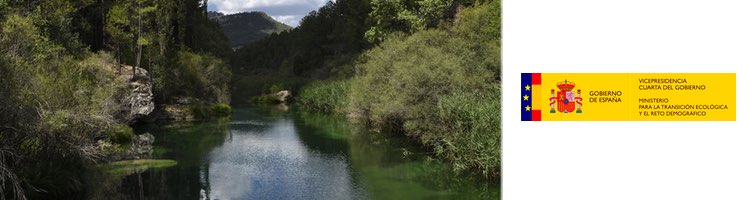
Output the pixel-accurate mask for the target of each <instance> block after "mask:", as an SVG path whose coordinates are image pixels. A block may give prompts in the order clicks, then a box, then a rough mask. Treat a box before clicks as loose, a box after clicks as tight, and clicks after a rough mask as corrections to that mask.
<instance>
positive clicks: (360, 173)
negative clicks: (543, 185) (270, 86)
mask: <svg viewBox="0 0 750 200" xmlns="http://www.w3.org/2000/svg"><path fill="white" fill-rule="evenodd" d="M137 131H138V132H149V133H152V134H153V135H154V136H155V137H156V144H155V149H154V156H153V159H161V160H165V161H159V162H167V164H162V165H156V166H160V167H151V168H148V169H143V168H139V170H137V171H132V172H130V173H122V172H121V171H118V172H119V173H101V174H99V175H98V176H95V177H94V179H95V181H92V182H97V183H99V184H97V185H96V186H93V188H92V189H91V190H90V191H89V192H88V193H89V194H88V195H87V196H89V198H91V199H201V198H202V197H205V198H206V199H500V186H499V184H498V183H493V182H490V181H487V180H482V179H479V178H476V177H474V176H472V175H468V174H456V173H454V172H453V171H451V168H450V166H449V165H448V164H447V163H445V162H443V161H441V160H436V159H433V158H432V157H431V156H430V154H428V153H427V152H425V151H424V150H421V149H419V148H417V147H415V146H414V145H411V144H410V143H409V142H408V139H406V138H400V137H396V136H392V135H385V134H382V133H373V132H369V131H366V129H364V128H361V127H360V126H357V125H352V124H351V123H349V122H347V121H346V120H345V119H342V118H338V117H333V116H329V115H323V114H317V113H305V112H299V111H294V110H293V109H292V110H289V111H282V110H279V109H275V108H258V107H250V108H236V109H235V111H234V113H233V115H232V116H231V117H230V118H228V119H221V120H216V121H212V122H201V123H188V124H169V125H162V126H155V125H150V126H146V127H139V128H138V130H137ZM169 160H173V161H174V162H172V161H169ZM150 162H154V161H150ZM175 162H176V164H175ZM142 166H149V165H142ZM142 166H139V167H142Z"/></svg>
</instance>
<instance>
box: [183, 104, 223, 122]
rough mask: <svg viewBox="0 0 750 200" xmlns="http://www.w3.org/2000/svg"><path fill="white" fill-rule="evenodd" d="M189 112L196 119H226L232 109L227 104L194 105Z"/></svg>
mask: <svg viewBox="0 0 750 200" xmlns="http://www.w3.org/2000/svg"><path fill="white" fill-rule="evenodd" d="M191 110H192V112H193V116H194V117H195V118H196V119H202V120H209V119H215V118H219V117H227V116H229V115H231V114H232V108H231V107H230V106H229V105H228V104H195V105H192V107H191Z"/></svg>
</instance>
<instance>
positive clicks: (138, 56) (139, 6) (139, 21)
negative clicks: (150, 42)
mask: <svg viewBox="0 0 750 200" xmlns="http://www.w3.org/2000/svg"><path fill="white" fill-rule="evenodd" d="M141 10H143V3H142V2H138V11H137V12H138V39H136V41H135V44H136V45H137V48H138V54H137V55H136V60H135V66H133V79H135V68H136V67H141V52H142V51H143V46H141V43H140V41H141V32H142V28H141V27H142V26H143V23H142V20H141Z"/></svg>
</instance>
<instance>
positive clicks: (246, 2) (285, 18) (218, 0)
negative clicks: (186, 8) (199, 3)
mask: <svg viewBox="0 0 750 200" xmlns="http://www.w3.org/2000/svg"><path fill="white" fill-rule="evenodd" d="M328 1H329V0H209V1H208V10H210V11H219V12H222V13H224V14H234V13H239V12H251V11H262V12H265V13H267V14H268V15H269V16H271V17H273V18H274V19H276V20H277V21H280V22H282V23H284V24H287V25H289V26H293V27H296V26H297V25H299V21H300V20H301V19H302V17H304V16H305V15H307V14H308V13H310V11H313V10H318V8H320V7H321V6H323V5H325V4H326V3H327V2H328ZM334 2H335V0H334Z"/></svg>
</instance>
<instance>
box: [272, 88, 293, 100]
mask: <svg viewBox="0 0 750 200" xmlns="http://www.w3.org/2000/svg"><path fill="white" fill-rule="evenodd" d="M274 96H275V97H276V100H278V101H279V102H288V101H289V99H290V98H291V97H292V92H290V91H289V90H282V91H279V92H277V93H276V94H275V95H274Z"/></svg>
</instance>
